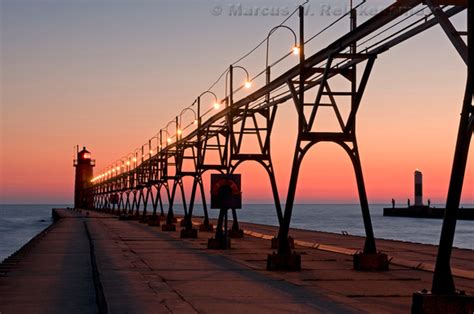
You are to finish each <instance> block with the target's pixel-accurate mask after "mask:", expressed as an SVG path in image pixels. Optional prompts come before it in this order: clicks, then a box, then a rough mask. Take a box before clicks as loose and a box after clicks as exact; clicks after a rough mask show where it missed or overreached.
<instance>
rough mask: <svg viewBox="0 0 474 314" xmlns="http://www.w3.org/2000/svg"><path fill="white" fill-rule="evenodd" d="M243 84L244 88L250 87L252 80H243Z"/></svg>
mask: <svg viewBox="0 0 474 314" xmlns="http://www.w3.org/2000/svg"><path fill="white" fill-rule="evenodd" d="M244 86H245V88H250V87H252V82H250V81H245V84H244Z"/></svg>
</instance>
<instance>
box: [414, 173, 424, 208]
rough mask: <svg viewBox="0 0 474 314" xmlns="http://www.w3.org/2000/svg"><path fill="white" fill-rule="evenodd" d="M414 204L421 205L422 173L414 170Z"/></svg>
mask: <svg viewBox="0 0 474 314" xmlns="http://www.w3.org/2000/svg"><path fill="white" fill-rule="evenodd" d="M415 206H423V174H422V173H421V171H419V170H418V169H417V170H416V171H415Z"/></svg>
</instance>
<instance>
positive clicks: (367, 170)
mask: <svg viewBox="0 0 474 314" xmlns="http://www.w3.org/2000/svg"><path fill="white" fill-rule="evenodd" d="M381 2H383V1H381ZM386 2H387V1H385V2H384V3H386ZM388 2H390V1H388ZM209 9H210V4H209V3H207V2H198V3H197V4H192V5H191V4H190V5H184V4H183V3H178V4H172V2H164V3H162V4H158V3H151V2H150V3H148V2H146V1H145V2H143V3H140V4H139V5H132V3H128V2H124V3H122V4H116V5H114V6H108V5H107V2H105V3H100V4H98V3H97V4H94V3H93V2H89V1H77V2H74V1H73V2H71V3H68V4H60V3H58V2H41V3H38V4H36V3H34V4H33V3H27V2H24V3H22V2H14V1H5V2H2V10H1V11H2V13H1V14H2V28H1V29H2V30H1V32H2V34H1V35H2V39H1V41H2V42H1V44H2V45H1V53H2V59H1V60H2V61H1V65H2V68H1V73H2V80H1V87H2V94H1V103H2V104H1V109H2V112H1V118H2V121H1V125H2V126H1V137H0V140H1V142H0V144H1V149H0V187H1V188H0V202H1V203H71V202H72V198H73V175H74V168H73V167H72V159H73V156H72V147H73V145H76V144H80V145H86V146H87V147H88V149H89V150H90V151H91V152H92V154H93V158H95V159H96V160H97V170H99V169H102V168H104V167H105V166H107V165H108V164H109V163H111V162H114V161H115V160H117V159H118V158H120V157H121V156H123V155H125V154H127V153H128V152H130V151H132V150H133V149H134V148H136V147H138V146H140V145H141V144H143V143H145V142H146V141H147V139H148V137H150V136H151V135H153V134H155V133H156V132H157V131H158V130H159V129H160V128H161V127H163V126H164V125H165V124H166V123H167V121H169V120H170V119H172V118H173V117H174V116H175V115H176V114H179V111H180V110H181V109H182V108H184V107H185V106H187V105H189V104H190V103H191V102H192V101H193V100H194V98H195V97H196V96H197V95H199V94H200V93H201V92H202V91H203V90H205V89H206V88H207V87H208V86H209V85H210V83H212V82H213V81H214V79H215V78H216V77H217V75H218V74H219V73H220V72H221V71H222V70H223V69H224V68H225V67H226V66H227V65H228V64H229V63H231V62H233V61H234V60H235V59H236V58H237V57H238V56H240V55H241V54H243V53H244V52H245V51H246V50H248V49H250V48H251V47H253V45H254V44H255V43H257V42H258V41H259V40H261V39H262V38H264V37H265V35H266V33H267V32H268V30H269V29H270V28H271V27H273V26H274V25H276V24H278V23H279V22H280V21H281V19H282V18H281V17H268V18H263V17H249V18H245V17H235V18H230V17H225V16H221V17H215V16H211V15H210V14H209ZM461 15H462V16H460V17H459V18H457V19H454V21H455V22H456V23H457V25H461V26H462V25H464V24H465V23H464V24H463V22H464V20H465V13H463V14H461ZM332 19H334V17H325V19H313V20H312V19H308V21H307V29H308V33H314V32H316V31H317V30H318V29H320V28H321V27H322V25H326V24H328V23H329V22H330V21H331V20H332ZM178 20H179V21H181V22H180V23H177V21H178ZM461 28H462V27H461ZM228 34H234V35H233V37H229V36H228ZM338 34H340V33H334V36H337V35H338ZM276 36H277V37H275V40H274V42H272V45H273V46H272V53H273V57H272V58H274V59H276V56H277V55H281V54H283V53H284V52H285V51H287V49H288V48H289V47H288V45H287V43H288V40H289V39H288V36H287V34H286V35H285V34H279V35H276ZM278 36H280V37H278ZM334 38H335V37H332V39H334ZM272 40H273V39H272ZM290 44H291V43H290ZM316 50H317V47H309V48H308V51H307V56H309V55H311V54H312V53H314V52H316ZM262 57H263V55H262V54H260V55H259V56H258V57H257V59H258V60H250V61H249V63H248V64H246V67H247V69H249V71H250V72H251V75H253V74H256V73H257V72H259V71H260V70H261V69H262V68H263V66H264V64H263V62H262V61H264V59H263V58H262ZM295 62H296V61H295V60H293V61H291V60H290V61H289V62H288V64H286V65H285V66H286V69H287V68H288V67H289V66H291V65H294V64H295ZM465 72H466V70H465V65H464V64H463V63H462V61H461V59H460V58H459V56H458V55H457V54H456V51H455V50H454V48H453V47H452V45H451V44H450V42H449V41H448V39H447V38H446V36H445V35H444V33H443V32H442V31H441V30H440V28H439V27H436V28H434V29H432V30H429V31H427V32H425V33H424V34H422V35H420V36H418V37H416V38H413V39H411V40H410V41H408V42H406V43H404V44H402V45H400V46H399V47H396V48H394V49H392V50H390V51H389V52H387V53H385V54H383V55H381V56H379V58H378V59H377V61H376V64H375V68H374V71H373V74H372V77H371V78H370V81H369V85H368V87H367V91H366V94H365V96H364V99H363V101H362V106H361V109H360V111H359V117H358V123H357V125H358V139H359V148H360V152H361V157H362V165H363V170H364V176H365V179H366V186H367V193H368V196H369V201H370V202H372V203H380V202H382V203H389V202H390V199H391V198H392V197H393V198H395V199H397V200H398V201H400V202H406V199H407V198H408V197H410V198H412V194H413V171H414V170H415V169H416V168H419V169H421V170H422V171H423V174H424V195H425V197H426V198H428V197H429V198H430V199H431V201H432V203H444V201H445V197H446V193H447V186H448V182H449V175H450V169H451V163H452V158H453V152H454V145H455V141H456V134H457V126H458V122H459V113H460V108H461V103H462V97H463V93H464V86H465V79H466V73H465ZM222 89H223V88H222ZM218 93H220V94H219V96H220V97H222V96H223V95H222V94H223V90H218ZM295 136H296V113H295V112H294V106H292V105H291V103H288V104H285V105H283V106H282V108H281V109H280V111H279V114H278V116H277V121H276V126H275V130H274V134H273V139H272V146H273V150H272V153H273V158H274V163H275V167H276V174H277V179H278V182H279V186H280V194H281V196H282V199H283V201H284V198H285V197H286V188H287V182H288V179H289V174H290V168H291V158H292V155H293V148H294V140H295ZM473 167H474V156H473V154H472V148H471V153H470V156H469V161H468V169H467V174H466V179H465V184H464V191H463V202H464V203H473V202H474V168H473ZM239 172H241V173H242V174H243V193H244V201H246V202H271V199H272V198H271V191H270V186H269V184H268V179H267V178H266V176H265V173H264V171H263V169H260V168H258V166H257V165H256V164H246V165H244V166H242V168H240V171H239ZM356 191H357V190H356V186H355V179H354V175H353V171H352V167H351V164H350V162H349V159H348V157H347V156H345V155H344V152H343V151H342V149H340V148H338V147H336V146H334V145H330V144H320V145H317V146H315V147H314V148H313V149H312V150H311V151H310V153H309V154H308V155H307V157H306V160H305V161H304V164H303V167H302V171H301V176H300V180H299V183H298V191H297V198H296V202H297V203H298V202H305V203H311V202H314V203H322V202H336V203H337V202H344V203H346V202H357V200H358V198H357V192H356Z"/></svg>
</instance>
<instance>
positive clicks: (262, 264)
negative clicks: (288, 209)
mask: <svg viewBox="0 0 474 314" xmlns="http://www.w3.org/2000/svg"><path fill="white" fill-rule="evenodd" d="M56 212H57V213H58V214H59V215H60V216H61V217H62V219H60V220H59V221H58V222H56V223H55V224H53V225H52V226H51V227H50V228H49V229H48V230H47V232H45V233H44V234H43V235H41V236H40V237H38V239H36V240H34V241H33V242H34V243H32V244H31V245H29V246H28V245H27V247H26V249H25V250H23V251H25V252H22V253H21V255H22V256H21V258H18V259H17V260H15V259H13V262H10V263H9V264H3V265H2V267H1V269H0V296H1V298H0V312H1V313H2V314H3V313H18V312H28V313H35V312H48V313H54V312H56V313H59V312H63V313H64V312H69V313H79V312H81V313H93V312H109V313H165V312H176V313H188V312H189V313H192V312H201V313H222V312H224V311H225V312H230V313H233V312H235V313H237V312H239V313H242V312H259V313H268V312H273V313H279V312H305V313H308V312H333V313H334V312H344V313H350V312H373V313H382V312H386V313H397V312H404V313H407V312H409V311H410V306H411V301H412V298H411V295H412V292H414V291H416V290H420V289H423V288H427V289H429V288H430V286H431V279H432V275H433V274H432V272H430V271H426V270H421V269H415V268H416V267H418V268H423V267H424V268H425V269H427V270H429V265H431V264H432V263H433V261H434V259H435V255H436V247H434V246H430V245H420V244H412V243H403V242H397V241H379V242H378V244H379V248H380V249H381V250H383V251H385V252H386V253H388V254H389V255H390V256H393V257H394V261H397V260H398V261H400V263H394V264H391V265H390V268H391V270H390V271H388V272H359V271H355V270H353V269H352V258H351V256H348V254H350V252H351V251H354V250H355V249H358V248H360V247H361V243H362V238H358V237H353V236H342V235H335V234H328V233H321V232H311V231H304V230H292V231H291V235H292V236H293V237H294V238H295V239H296V251H298V252H299V253H301V254H302V263H303V270H302V271H300V272H268V271H266V270H265V268H266V255H267V254H268V253H270V252H271V249H270V248H269V247H270V241H269V240H268V239H267V238H268V236H270V235H273V234H274V233H275V232H276V228H275V227H269V226H261V225H254V224H246V223H242V225H241V226H242V227H243V228H244V229H245V230H246V231H245V232H246V234H247V235H246V236H245V237H244V238H243V239H235V240H233V242H232V249H230V250H227V251H215V250H208V249H207V248H206V247H207V239H208V238H209V237H210V236H211V234H210V233H200V234H199V239H180V238H179V232H163V231H161V229H160V228H158V227H150V226H148V225H145V224H140V223H139V222H137V221H119V220H118V219H117V218H116V217H115V216H111V215H107V214H102V213H96V212H86V211H83V212H82V213H79V212H75V211H71V210H65V209H60V210H56ZM251 235H252V236H251ZM315 243H319V246H318V245H316V246H317V247H318V248H311V247H310V246H311V244H312V246H313V247H314V246H315V245H314V244H315ZM473 260H474V252H473V251H471V250H459V249H455V250H454V254H453V259H452V265H453V268H455V269H457V270H458V271H459V273H458V275H456V272H454V273H455V276H456V277H455V280H456V286H457V287H458V289H461V290H465V291H466V292H468V293H474V278H472V277H471V276H472V274H473V273H474V269H473V268H474V266H473V263H472V261H473ZM403 263H412V264H407V265H405V266H401V265H399V264H403ZM420 263H421V266H420ZM408 266H411V267H408Z"/></svg>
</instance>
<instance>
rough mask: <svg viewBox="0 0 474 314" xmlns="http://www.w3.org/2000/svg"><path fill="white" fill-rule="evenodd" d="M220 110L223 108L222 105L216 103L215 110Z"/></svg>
mask: <svg viewBox="0 0 474 314" xmlns="http://www.w3.org/2000/svg"><path fill="white" fill-rule="evenodd" d="M220 108H221V104H219V103H217V102H216V103H214V109H216V110H218V109H220Z"/></svg>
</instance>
